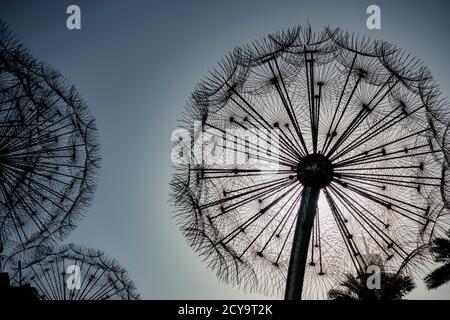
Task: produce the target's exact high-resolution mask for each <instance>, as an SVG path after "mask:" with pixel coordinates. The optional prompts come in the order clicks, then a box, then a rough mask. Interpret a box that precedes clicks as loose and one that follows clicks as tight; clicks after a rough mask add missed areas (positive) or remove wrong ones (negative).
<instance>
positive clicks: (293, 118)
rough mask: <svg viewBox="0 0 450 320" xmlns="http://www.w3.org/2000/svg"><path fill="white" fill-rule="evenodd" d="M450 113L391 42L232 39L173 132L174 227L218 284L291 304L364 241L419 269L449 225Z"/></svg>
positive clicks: (355, 259)
mask: <svg viewBox="0 0 450 320" xmlns="http://www.w3.org/2000/svg"><path fill="white" fill-rule="evenodd" d="M447 108H448V106H447V104H446V101H445V100H443V99H442V98H441V96H440V93H439V89H438V86H437V85H436V84H435V83H434V81H433V80H432V77H431V75H430V73H429V71H428V70H427V69H426V68H425V67H424V66H423V65H422V64H421V62H420V61H418V60H417V59H416V58H413V57H411V56H410V55H409V54H406V53H405V52H404V51H402V50H400V49H398V48H396V47H395V46H394V45H392V44H389V43H386V42H382V41H372V40H370V39H367V38H361V37H358V36H354V35H352V34H349V33H345V32H342V31H340V30H339V29H330V28H326V29H325V30H323V31H321V32H319V33H314V32H312V31H311V29H310V28H294V29H290V30H288V31H286V32H281V33H277V34H272V35H269V36H268V37H266V38H263V39H261V40H259V41H255V42H253V43H252V44H251V45H247V46H243V47H239V48H236V49H235V50H234V51H233V52H232V53H230V54H228V55H227V56H226V57H225V58H224V59H223V60H221V61H220V63H219V66H218V67H217V68H214V69H213V71H212V72H211V73H210V74H209V75H208V76H207V77H206V78H205V79H204V80H203V81H201V82H200V83H199V84H198V85H197V86H196V88H195V90H194V92H193V93H192V95H191V97H190V99H189V100H188V102H187V106H186V111H185V113H184V116H183V119H182V121H181V128H180V130H179V131H177V132H176V133H175V134H174V135H173V141H174V142H175V146H174V152H173V160H174V162H175V168H176V173H175V174H174V176H173V179H172V182H171V185H172V190H173V192H172V199H173V202H174V204H175V206H176V208H177V212H178V214H177V217H178V223H179V225H180V228H181V230H182V232H183V234H184V235H185V237H186V238H187V241H188V243H189V244H190V245H191V246H192V247H193V248H194V249H195V250H196V251H197V252H198V253H199V254H200V255H202V256H203V257H204V259H205V260H206V261H207V262H208V265H209V266H210V267H211V268H212V269H214V270H215V271H216V272H217V276H218V277H219V279H221V280H223V281H225V282H227V283H231V284H234V285H239V286H241V287H243V288H244V289H245V290H248V291H251V290H257V291H259V292H261V293H275V294H280V293H281V292H282V290H283V289H284V294H285V298H286V299H300V298H301V297H302V296H303V297H304V298H305V297H306V298H312V297H324V296H326V292H327V291H328V290H329V289H330V288H331V287H332V286H333V283H335V281H337V280H338V279H339V277H340V276H341V275H342V274H344V273H356V274H361V273H363V272H365V270H366V268H367V266H368V261H366V259H365V258H364V256H363V255H362V254H361V252H362V251H361V250H362V248H363V247H364V248H366V250H368V251H370V252H376V253H377V254H379V255H380V257H382V260H383V264H384V265H385V266H386V268H388V269H389V270H390V269H393V270H398V269H399V268H402V269H403V270H404V271H405V272H406V271H414V269H415V268H413V267H412V266H418V265H419V266H420V264H421V261H420V260H421V259H424V258H426V256H425V255H424V254H422V253H421V252H419V250H418V248H423V246H424V244H426V243H428V242H429V239H430V237H432V236H434V235H436V234H440V233H442V231H443V230H445V229H446V228H447V226H448V225H449V215H448V210H447V209H446V203H445V196H444V197H443V194H442V184H443V180H444V179H443V167H444V164H446V162H447V161H446V157H445V156H446V152H447V148H446V146H445V145H444V143H445V136H446V132H447V131H446V130H447V125H448V123H449V121H448V109H447ZM316 212H317V213H316ZM363 240H364V241H363ZM413 260H414V261H413ZM407 262H408V263H409V262H411V263H412V262H415V263H412V264H410V265H411V268H410V269H409V270H407V269H408V266H407Z"/></svg>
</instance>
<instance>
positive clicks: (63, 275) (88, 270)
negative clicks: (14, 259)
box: [16, 244, 139, 300]
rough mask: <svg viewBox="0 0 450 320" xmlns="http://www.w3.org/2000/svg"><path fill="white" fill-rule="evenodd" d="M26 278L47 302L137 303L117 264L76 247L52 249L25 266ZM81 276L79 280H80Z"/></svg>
mask: <svg viewBox="0 0 450 320" xmlns="http://www.w3.org/2000/svg"><path fill="white" fill-rule="evenodd" d="M21 272H22V274H23V276H22V277H23V278H22V279H17V275H18V273H16V279H17V280H16V281H17V282H18V281H22V282H24V283H30V284H31V285H32V286H33V287H35V288H36V289H37V291H38V293H39V297H40V298H41V299H43V300H135V299H139V294H137V293H136V288H135V286H134V284H133V282H132V281H130V280H129V278H128V275H127V272H126V271H125V269H123V268H122V267H121V266H120V265H119V264H118V263H117V261H115V260H113V259H111V258H109V257H108V256H106V255H105V254H104V253H103V252H101V251H99V250H94V249H89V248H84V247H81V246H77V245H74V244H69V245H65V246H62V247H60V248H58V249H53V248H51V247H48V248H46V249H44V250H43V251H41V253H40V254H38V255H37V257H35V258H34V259H33V260H32V261H31V262H29V263H28V264H26V265H23V269H22V271H21ZM77 275H79V278H77Z"/></svg>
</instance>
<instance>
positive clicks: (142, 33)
mask: <svg viewBox="0 0 450 320" xmlns="http://www.w3.org/2000/svg"><path fill="white" fill-rule="evenodd" d="M70 4H77V5H79V6H80V7H81V12H82V30H81V31H69V30H67V29H66V26H65V20H66V17H67V15H66V8H67V6H68V5H70ZM370 4H378V5H379V6H380V7H381V10H382V30H378V31H370V30H368V29H367V28H366V18H367V15H366V13H365V11H366V8H367V6H368V5H370ZM448 15H450V2H448V1H364V0H362V1H361V0H359V1H356V0H355V1H319V0H316V1H301V0H295V1H280V0H277V1H275V0H273V1H267V0H258V1H256V0H255V1H253V0H251V1H250V0H247V1H246V0H238V1H234V0H226V1H225V0H222V1H211V0H209V1H207V0H205V1H194V0H180V1H174V0H161V1H159V0H158V1H157V0H154V1H138V0H130V1H99V0H96V1H82V0H73V1H62V0H59V1H43V0H40V1H37V0H36V1H24V0H0V19H2V20H4V21H5V22H6V23H8V24H9V25H10V27H11V28H12V29H13V30H14V32H15V33H16V35H17V37H18V38H19V39H20V40H21V41H22V42H23V43H24V44H25V45H26V46H27V47H28V48H29V49H30V51H31V52H32V54H34V55H35V56H36V57H38V58H39V59H42V60H44V61H46V62H47V63H49V64H50V65H52V66H54V67H55V68H57V69H59V70H60V71H61V73H62V74H64V75H65V76H66V77H67V79H68V80H69V82H71V83H73V84H75V85H76V86H77V88H78V89H79V91H80V93H81V95H82V96H83V97H84V98H85V99H86V101H87V103H88V105H89V107H90V109H91V110H92V112H93V114H94V116H95V117H96V119H97V124H98V127H99V130H100V137H101V142H102V156H103V162H102V170H101V177H100V180H99V187H98V191H97V193H96V196H95V199H94V203H93V205H92V207H90V208H89V210H88V214H87V216H86V218H85V219H84V220H83V222H82V223H81V224H80V226H79V228H78V229H76V230H75V231H74V232H73V233H72V235H71V236H70V237H69V238H68V241H70V242H74V243H77V244H81V245H85V246H89V247H93V248H98V249H102V250H104V251H105V252H106V253H108V254H109V255H111V256H112V257H114V258H117V259H118V260H119V261H120V262H121V264H122V265H123V266H124V267H125V268H126V269H127V270H128V271H129V273H130V276H131V278H132V279H133V280H134V281H135V282H136V284H137V286H138V288H139V291H140V292H141V294H142V297H143V298H147V299H173V298H180V299H182V298H186V299H196V298H204V299H220V298H224V299H232V298H235V299H240V298H248V299H250V298H260V296H259V295H256V294H244V293H243V292H241V291H240V290H238V289H237V288H232V287H229V286H227V285H225V284H222V283H219V282H218V280H217V279H216V277H215V275H214V273H213V272H211V271H209V270H208V269H207V268H206V266H205V265H204V264H203V263H202V262H201V259H200V258H198V257H197V256H196V255H195V254H194V253H193V252H192V250H191V249H190V248H189V247H188V246H187V245H186V244H185V242H184V239H183V237H182V236H181V235H180V233H179V232H178V230H177V227H176V226H175V223H174V220H173V219H172V218H171V217H172V208H171V207H170V205H169V203H168V194H169V185H168V184H169V181H170V174H171V172H172V169H171V163H170V148H171V142H170V133H171V131H172V130H173V129H174V128H175V127H176V126H177V122H176V120H177V119H179V118H180V117H181V113H182V110H183V106H184V102H185V100H186V97H188V95H189V93H190V92H191V90H192V89H193V86H194V84H195V83H196V82H197V81H198V80H199V79H200V78H201V77H202V76H204V75H206V71H207V70H208V69H209V68H211V67H212V66H214V65H215V64H216V62H217V60H218V59H219V58H220V57H222V56H223V55H224V54H225V53H226V52H227V51H229V50H231V49H232V48H233V47H235V46H237V45H241V44H245V43H248V42H250V41H252V40H254V39H257V38H259V37H262V36H264V35H266V34H268V33H271V32H274V31H279V30H281V29H283V28H288V27H291V26H294V25H297V24H300V25H305V24H307V22H308V21H309V22H310V23H311V26H312V27H313V29H315V30H319V29H320V28H322V27H323V26H325V25H331V26H339V27H341V28H343V29H344V30H348V31H351V32H357V33H363V34H366V35H369V36H372V37H375V38H379V39H384V40H388V41H390V42H393V43H395V44H396V45H397V46H399V47H402V48H404V49H406V50H408V51H410V52H412V53H413V54H414V55H416V56H417V57H419V58H421V59H423V60H424V61H425V64H426V65H427V66H428V67H429V68H430V69H431V71H432V72H433V74H434V76H435V79H436V80H437V81H438V82H439V83H440V84H441V89H442V91H443V93H444V94H445V95H447V96H448V95H449V93H450V72H449V69H450V67H449V65H450V64H449V60H448V59H449V55H450V44H449V41H448V38H449V34H450V25H449V22H448V21H449V19H448ZM410 298H425V299H428V298H435V299H436V298H441V299H442V298H446V299H450V286H449V285H447V286H446V287H443V288H441V289H439V290H434V291H431V292H427V291H426V290H424V289H423V285H422V284H421V283H419V288H418V289H416V290H415V291H414V292H413V293H412V294H411V295H410Z"/></svg>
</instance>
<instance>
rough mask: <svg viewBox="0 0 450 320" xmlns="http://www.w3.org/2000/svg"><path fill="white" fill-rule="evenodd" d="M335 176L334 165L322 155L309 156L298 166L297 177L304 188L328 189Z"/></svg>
mask: <svg viewBox="0 0 450 320" xmlns="http://www.w3.org/2000/svg"><path fill="white" fill-rule="evenodd" d="M333 174H334V169H333V164H332V163H331V161H330V160H329V159H328V158H327V157H325V156H324V155H321V154H309V155H307V156H305V157H303V158H302V159H301V160H300V162H299V164H298V165H297V177H298V180H299V181H300V182H301V184H303V185H304V186H310V187H317V188H323V187H326V186H327V185H329V184H330V182H331V180H332V179H333Z"/></svg>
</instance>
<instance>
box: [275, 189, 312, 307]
mask: <svg viewBox="0 0 450 320" xmlns="http://www.w3.org/2000/svg"><path fill="white" fill-rule="evenodd" d="M319 193H320V188H319V187H312V186H304V187H303V191H302V198H301V202H300V208H299V210H298V216H297V223H296V226H295V232H294V239H293V243H292V250H291V259H290V261H289V270H288V275H287V280H286V291H285V295H284V299H285V300H301V298H302V290H303V279H304V276H305V267H306V260H307V258H308V249H309V240H310V238H311V230H312V227H313V224H314V217H315V215H316V210H317V201H318V200H319Z"/></svg>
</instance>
